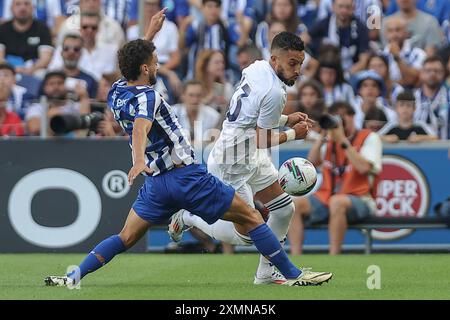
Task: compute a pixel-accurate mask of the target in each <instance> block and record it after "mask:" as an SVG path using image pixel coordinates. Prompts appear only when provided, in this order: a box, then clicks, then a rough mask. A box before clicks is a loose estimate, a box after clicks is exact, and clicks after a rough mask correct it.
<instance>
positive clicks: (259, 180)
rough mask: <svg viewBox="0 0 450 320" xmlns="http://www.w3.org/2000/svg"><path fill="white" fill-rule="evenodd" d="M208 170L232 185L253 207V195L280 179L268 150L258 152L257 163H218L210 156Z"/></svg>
mask: <svg viewBox="0 0 450 320" xmlns="http://www.w3.org/2000/svg"><path fill="white" fill-rule="evenodd" d="M208 172H210V173H211V174H213V175H215V176H216V177H217V178H219V179H220V180H221V181H223V182H225V183H228V184H229V185H231V186H232V187H233V188H234V189H235V190H236V193H237V194H239V195H240V196H241V197H242V198H243V199H244V200H245V202H247V203H248V204H249V205H250V206H252V207H254V204H253V196H254V195H255V194H256V193H257V192H259V191H261V190H264V189H265V188H267V187H269V186H271V185H272V184H273V183H274V182H276V181H278V171H277V169H276V168H275V166H274V165H273V163H272V160H271V159H270V157H269V156H268V155H267V153H266V152H259V153H258V161H257V163H256V165H254V164H252V165H229V164H228V165H227V164H217V163H216V162H215V161H214V159H213V157H209V158H208Z"/></svg>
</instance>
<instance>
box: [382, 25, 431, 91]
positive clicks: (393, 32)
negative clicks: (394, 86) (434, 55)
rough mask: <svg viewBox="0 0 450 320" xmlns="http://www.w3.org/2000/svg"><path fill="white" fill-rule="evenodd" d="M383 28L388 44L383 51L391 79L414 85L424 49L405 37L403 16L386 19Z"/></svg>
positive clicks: (424, 55)
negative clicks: (387, 60) (386, 58)
mask: <svg viewBox="0 0 450 320" xmlns="http://www.w3.org/2000/svg"><path fill="white" fill-rule="evenodd" d="M384 30H385V35H386V40H387V42H388V45H387V46H386V47H385V49H384V51H383V53H384V54H385V55H386V56H387V57H388V59H389V72H390V76H391V79H392V80H393V81H395V82H398V83H399V84H401V85H403V86H410V87H414V86H415V85H416V84H417V81H418V79H419V70H420V68H421V67H422V64H423V61H424V60H425V58H426V53H425V51H423V50H422V49H420V48H417V47H413V46H412V45H411V42H410V40H409V39H407V38H408V30H407V24H406V21H405V20H404V19H403V18H401V17H392V18H390V19H388V20H386V23H385V28H384Z"/></svg>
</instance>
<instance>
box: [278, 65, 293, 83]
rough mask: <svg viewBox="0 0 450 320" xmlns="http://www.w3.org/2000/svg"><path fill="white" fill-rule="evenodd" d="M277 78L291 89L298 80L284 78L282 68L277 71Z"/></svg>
mask: <svg viewBox="0 0 450 320" xmlns="http://www.w3.org/2000/svg"><path fill="white" fill-rule="evenodd" d="M277 76H278V78H279V79H280V80H281V81H283V83H284V84H286V85H287V86H289V87H292V86H293V85H294V84H295V81H296V80H297V78H295V79H294V80H290V79H287V78H286V77H285V76H284V70H283V69H282V68H280V69H278V70H277Z"/></svg>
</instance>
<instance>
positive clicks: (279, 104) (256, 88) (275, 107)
mask: <svg viewBox="0 0 450 320" xmlns="http://www.w3.org/2000/svg"><path fill="white" fill-rule="evenodd" d="M286 96H287V94H286V85H285V84H284V83H283V82H282V81H281V80H280V79H279V78H278V76H277V75H276V73H275V71H274V70H273V68H272V67H271V65H270V64H269V62H267V61H256V62H254V63H253V64H251V65H250V66H248V67H247V68H245V69H244V70H243V72H242V78H241V82H240V83H239V85H238V87H237V89H236V91H235V93H234V94H233V97H232V98H231V101H230V104H229V109H228V112H227V116H226V119H225V121H224V122H223V127H222V132H221V134H220V137H219V139H218V140H217V142H216V143H215V145H214V147H213V149H212V151H211V154H210V158H209V162H212V163H214V164H219V165H225V167H226V171H227V172H229V173H240V172H246V171H249V170H252V169H254V167H256V166H257V162H258V161H257V159H258V155H257V148H256V127H259V128H262V129H274V128H278V127H279V121H280V117H281V114H282V111H283V109H284V106H285V103H286Z"/></svg>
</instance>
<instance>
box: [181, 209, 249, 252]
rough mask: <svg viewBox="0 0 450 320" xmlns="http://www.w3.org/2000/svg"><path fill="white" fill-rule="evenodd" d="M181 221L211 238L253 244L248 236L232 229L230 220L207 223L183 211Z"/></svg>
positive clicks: (239, 243) (244, 244) (237, 243)
mask: <svg viewBox="0 0 450 320" xmlns="http://www.w3.org/2000/svg"><path fill="white" fill-rule="evenodd" d="M183 222H184V223H185V224H186V225H188V226H190V227H196V228H198V229H200V230H202V231H203V232H204V233H206V234H207V235H209V236H210V237H211V238H213V239H217V240H220V241H223V242H225V243H228V244H231V245H241V246H251V245H252V244H253V242H252V240H251V239H250V237H248V236H244V235H242V234H240V233H238V232H237V231H236V230H235V229H234V224H233V222H230V221H225V220H217V221H216V222H214V223H213V224H208V223H207V222H206V221H204V220H203V219H202V218H200V217H198V216H196V215H193V214H191V213H189V212H188V211H185V212H183Z"/></svg>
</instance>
